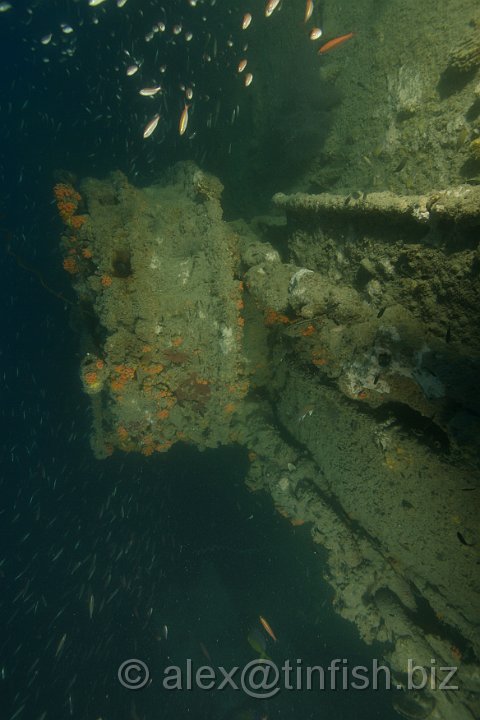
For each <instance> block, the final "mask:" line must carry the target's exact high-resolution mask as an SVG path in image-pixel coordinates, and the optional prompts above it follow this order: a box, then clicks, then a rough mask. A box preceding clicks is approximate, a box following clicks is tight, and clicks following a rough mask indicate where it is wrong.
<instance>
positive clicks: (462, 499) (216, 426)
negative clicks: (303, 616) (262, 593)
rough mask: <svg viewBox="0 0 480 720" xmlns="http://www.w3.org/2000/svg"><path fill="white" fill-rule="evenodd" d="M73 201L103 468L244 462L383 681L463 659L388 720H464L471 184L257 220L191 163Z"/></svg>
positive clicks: (86, 370) (291, 208)
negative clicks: (312, 547) (136, 457)
mask: <svg viewBox="0 0 480 720" xmlns="http://www.w3.org/2000/svg"><path fill="white" fill-rule="evenodd" d="M79 190H80V194H79V193H77V192H76V191H75V190H74V189H73V188H71V187H69V186H67V185H64V186H61V185H60V186H57V188H56V196H57V202H58V205H59V210H60V214H61V217H62V219H63V221H64V223H65V232H64V236H63V241H62V244H63V248H64V253H65V259H64V267H65V269H66V270H67V272H69V273H70V274H71V277H72V279H73V282H74V287H75V290H76V292H77V294H78V298H79V304H80V311H81V318H82V323H81V325H82V329H83V332H82V337H83V345H84V355H83V361H82V364H81V370H80V375H81V379H82V382H83V387H84V389H85V391H86V392H87V394H88V395H89V396H90V398H91V401H92V408H93V418H94V421H93V434H92V445H93V448H94V451H95V452H96V454H97V456H99V457H104V456H106V455H108V454H109V453H111V452H113V450H114V449H115V448H117V449H120V450H122V451H137V452H138V451H139V452H141V453H143V454H144V455H150V454H151V453H153V452H156V451H158V452H162V451H166V450H168V449H169V448H170V447H171V446H172V444H173V443H175V442H177V441H183V442H189V443H192V444H194V445H195V446H196V447H198V448H199V449H203V448H206V447H215V446H217V445H219V444H229V443H233V442H237V443H240V444H242V445H244V446H245V447H246V448H247V449H248V454H249V459H250V461H251V465H250V470H249V473H248V478H247V483H248V485H249V487H250V488H251V489H253V490H260V489H263V490H266V491H267V492H268V493H269V494H270V495H271V496H272V498H273V500H274V503H275V507H276V509H277V510H278V512H279V513H281V514H282V515H283V516H285V517H286V518H288V520H289V521H290V522H291V523H292V524H293V525H301V524H304V523H309V525H310V527H311V534H312V538H313V540H314V542H315V543H318V544H321V545H322V546H323V547H324V548H326V550H327V552H328V559H327V563H326V567H327V570H326V573H325V577H326V579H327V580H328V582H329V583H330V584H331V585H332V587H333V588H334V590H335V599H334V607H335V608H336V610H337V611H338V612H339V613H340V614H341V615H342V616H343V617H345V618H347V619H348V620H350V621H352V622H354V623H355V624H356V626H357V627H358V629H359V632H360V634H361V636H362V637H363V639H364V640H365V641H366V642H369V643H370V642H373V641H377V642H381V643H384V648H385V651H384V652H385V657H387V658H388V660H389V662H390V664H391V667H392V669H393V670H394V672H395V678H396V681H397V683H399V684H402V683H403V682H404V680H405V675H404V671H405V668H406V663H407V660H408V659H412V660H413V661H414V662H415V663H417V664H419V665H422V667H424V668H425V669H426V672H429V668H430V660H431V658H432V657H435V658H436V660H437V664H442V665H445V666H448V665H458V664H460V663H461V670H460V675H459V678H458V680H459V683H461V688H460V690H459V691H458V692H456V693H455V695H454V696H453V695H451V694H445V693H441V692H433V691H431V689H429V690H428V691H425V693H423V694H422V695H421V696H417V695H415V694H407V695H406V696H405V698H403V696H400V697H399V698H398V697H397V699H396V703H397V709H398V711H399V712H400V713H401V714H403V715H404V716H406V717H417V718H419V717H423V718H426V717H431V718H432V719H435V720H472V719H473V718H474V717H475V716H478V708H479V696H480V683H479V679H478V673H479V663H478V659H479V657H480V637H479V635H478V624H479V620H480V617H479V610H478V589H479V586H478V571H477V568H478V565H477V563H478V547H479V542H480V538H479V536H478V527H477V518H478V509H477V508H476V503H477V502H478V501H477V494H478V465H479V457H478V442H477V441H476V438H477V437H478V430H479V423H478V417H479V415H480V395H479V391H478V382H477V380H478V370H479V366H480V332H479V328H478V322H477V308H478V306H479V304H480V297H479V294H480V291H479V285H478V274H479V271H480V255H479V248H478V226H479V224H480V211H479V208H480V202H479V200H480V196H479V191H478V189H477V188H472V187H458V188H451V189H449V190H446V191H439V192H432V193H430V194H428V195H424V196H419V195H415V196H396V195H394V194H393V193H372V194H367V195H365V194H364V193H355V194H352V195H343V196H342V195H329V194H323V195H292V196H285V195H277V196H275V198H274V205H275V206H276V208H277V215H276V216H271V217H266V218H257V219H255V221H253V222H252V223H251V224H250V225H249V224H247V223H245V222H243V221H240V220H239V221H236V222H231V223H227V222H225V221H224V220H223V218H222V210H221V205H220V194H221V190H222V188H221V185H220V183H219V181H218V180H216V179H215V178H213V177H211V176H209V175H207V174H206V173H203V172H202V171H200V170H199V169H198V168H197V167H196V166H194V165H192V164H190V163H183V164H179V165H177V166H175V168H174V169H173V170H172V171H171V172H170V173H168V174H167V175H166V176H165V177H164V178H163V180H162V182H161V183H159V184H157V185H154V186H152V187H149V188H144V189H136V188H134V187H132V186H131V185H129V184H128V182H127V180H126V178H125V177H124V176H123V175H121V174H120V173H114V174H112V175H111V176H110V177H109V178H108V179H107V180H105V181H102V182H101V181H97V180H86V181H84V182H83V183H82V184H81V185H80V188H79ZM285 214H286V219H285V217H284V215H285ZM287 438H289V439H290V440H287ZM293 439H294V442H292V440H293Z"/></svg>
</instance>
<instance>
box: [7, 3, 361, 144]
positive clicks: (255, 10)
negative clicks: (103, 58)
mask: <svg viewBox="0 0 480 720" xmlns="http://www.w3.org/2000/svg"><path fill="white" fill-rule="evenodd" d="M288 1H289V0H255V2H251V3H249V8H248V10H247V11H243V10H242V5H245V4H247V3H246V0H238V1H236V2H228V3H221V2H217V0H171V1H170V2H168V3H167V2H164V5H158V4H157V3H156V2H155V0H148V1H147V2H142V3H141V5H140V6H139V3H137V2H134V1H133V0H84V2H80V1H79V2H76V3H75V4H74V5H73V6H71V5H70V4H69V5H67V3H66V0H63V1H61V0H58V2H55V0H53V2H54V5H56V6H57V7H60V8H62V6H63V7H67V10H68V12H65V13H64V14H65V17H64V19H63V20H62V21H60V22H58V20H57V22H56V23H54V24H53V25H51V26H50V27H47V21H48V16H47V17H45V15H46V13H45V8H43V7H42V6H41V5H40V3H39V0H31V5H30V7H27V15H26V20H25V25H27V26H29V25H32V27H33V26H34V25H35V23H34V18H35V17H36V16H37V15H39V14H41V24H42V25H45V28H44V32H41V33H39V34H38V35H33V36H30V38H29V40H30V42H31V45H30V48H31V50H32V51H33V52H34V53H35V55H36V56H37V58H39V59H40V61H41V62H42V63H44V64H45V65H51V64H54V63H62V64H65V63H66V62H67V61H68V60H69V59H70V60H71V62H72V63H73V65H75V58H76V57H77V52H78V49H79V46H80V44H83V43H84V42H85V38H86V35H85V34H86V33H88V34H89V35H90V36H91V37H92V38H94V37H95V27H96V26H100V25H108V23H119V22H120V23H124V24H125V25H126V26H127V27H131V28H132V29H133V28H134V29H135V31H134V32H131V33H127V37H128V38H129V40H128V42H127V40H126V39H125V36H122V37H121V39H120V40H119V42H118V43H117V44H115V43H114V42H113V39H114V38H115V37H116V31H112V44H111V45H108V46H107V48H105V47H102V52H103V51H104V50H107V51H108V52H107V54H108V55H109V56H111V62H112V65H111V67H110V68H103V67H100V68H99V77H101V78H102V79H103V77H104V74H105V70H106V71H107V75H108V76H109V81H108V82H109V84H113V86H114V90H115V96H116V97H117V98H123V97H124V96H125V95H126V94H127V95H130V94H131V95H132V96H133V95H134V94H136V95H137V96H139V97H140V98H143V99H144V106H143V109H142V107H140V106H138V105H137V104H135V105H134V108H135V109H134V112H133V113H132V114H133V118H132V120H133V121H134V122H137V121H138V120H140V118H141V117H142V116H143V122H142V121H141V120H140V135H141V137H143V139H144V140H148V139H149V138H152V137H154V138H156V139H157V141H163V140H164V139H165V137H166V136H167V134H168V133H170V132H175V130H176V134H177V137H178V138H183V137H186V138H187V139H189V140H193V139H194V138H195V137H196V135H197V131H200V130H203V129H205V128H206V129H208V130H210V129H212V128H214V127H215V126H216V125H217V123H218V122H219V121H220V118H221V115H222V113H223V117H224V118H229V121H230V123H232V124H233V123H234V122H235V120H236V119H237V118H238V117H239V114H240V104H241V99H242V98H241V88H242V87H243V88H249V86H250V85H251V84H252V83H253V81H254V77H255V74H256V73H255V71H256V70H258V68H259V64H260V63H259V58H258V57H257V58H255V57H250V47H249V46H250V42H249V40H250V37H251V34H252V32H255V30H254V28H255V25H256V24H260V23H262V22H265V21H267V22H271V21H270V18H272V17H273V16H274V15H277V14H279V13H281V11H282V9H283V6H284V5H286V4H287V2H288ZM41 11H42V12H41ZM14 12H17V11H16V9H15V7H14V6H13V4H11V3H9V2H5V1H4V2H0V13H5V14H11V13H14ZM319 15H320V8H319V7H318V6H317V4H315V3H314V0H306V3H305V9H304V12H303V17H302V16H301V17H300V18H299V21H300V22H299V26H300V27H302V20H303V26H304V27H305V28H306V32H305V35H306V37H307V38H309V39H310V40H312V41H318V40H319V39H320V38H321V37H322V36H323V31H322V28H321V27H320V26H319V25H318V24H315V23H316V22H317V23H318V20H319ZM311 23H314V24H313V26H311ZM272 27H273V26H272ZM272 32H275V28H274V27H273V29H272ZM352 36H353V33H345V34H343V35H340V36H338V37H336V38H333V39H331V40H329V41H328V42H326V43H325V44H324V45H323V46H321V47H320V49H319V51H318V52H319V55H320V56H322V55H324V54H325V53H326V52H329V51H330V50H331V49H333V48H334V47H337V46H338V45H340V44H341V43H343V42H344V41H345V40H347V39H349V38H350V37H352ZM94 43H95V40H94V39H93V44H94ZM78 54H79V53H78ZM247 64H248V65H249V70H248V72H244V71H245V69H246V67H247ZM75 70H76V71H77V72H79V73H81V72H82V68H81V67H78V66H77V67H75ZM66 72H68V73H73V70H70V69H68V70H66ZM232 83H237V86H238V88H239V89H238V90H236V89H235V85H233V86H232ZM227 84H228V85H229V87H230V92H229V94H228V102H230V103H231V107H229V108H222V107H221V105H222V101H223V97H222V96H223V95H224V93H223V89H224V87H225V86H227ZM215 86H216V87H217V88H218V90H220V94H219V95H218V94H217V93H215V92H214V90H213V88H214V87H215ZM232 88H233V90H232ZM100 92H101V88H100ZM225 102H226V101H225ZM132 104H133V100H132ZM89 112H91V113H92V114H94V113H95V110H94V109H91V110H89ZM114 112H115V110H114V109H113V108H109V109H108V111H107V118H108V117H111V116H112V114H113V113H114ZM98 116H99V117H102V116H103V113H99V115H98ZM175 117H176V118H177V119H176V120H175ZM160 130H161V132H160Z"/></svg>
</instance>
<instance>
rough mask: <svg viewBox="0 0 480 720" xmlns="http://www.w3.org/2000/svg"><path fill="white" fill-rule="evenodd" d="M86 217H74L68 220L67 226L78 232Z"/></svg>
mask: <svg viewBox="0 0 480 720" xmlns="http://www.w3.org/2000/svg"><path fill="white" fill-rule="evenodd" d="M86 220H87V216H86V215H74V216H73V217H71V218H70V219H69V225H70V227H72V228H75V230H79V229H80V228H81V227H82V225H83V224H84V223H85V222H86Z"/></svg>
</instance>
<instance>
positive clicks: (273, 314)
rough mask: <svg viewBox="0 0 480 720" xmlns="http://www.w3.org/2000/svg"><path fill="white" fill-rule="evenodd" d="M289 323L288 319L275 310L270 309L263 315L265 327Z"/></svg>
mask: <svg viewBox="0 0 480 720" xmlns="http://www.w3.org/2000/svg"><path fill="white" fill-rule="evenodd" d="M289 322H290V318H288V317H287V316H286V315H282V314H281V313H278V312H277V311H276V310H273V309H270V310H267V311H266V313H265V325H267V326H271V325H276V324H283V325H287V324H288V323H289Z"/></svg>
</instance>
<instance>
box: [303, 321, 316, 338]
mask: <svg viewBox="0 0 480 720" xmlns="http://www.w3.org/2000/svg"><path fill="white" fill-rule="evenodd" d="M314 332H315V327H314V326H313V325H312V324H311V323H309V325H307V327H306V328H304V329H303V330H302V333H301V334H302V335H303V337H308V336H309V335H313V333H314Z"/></svg>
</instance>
